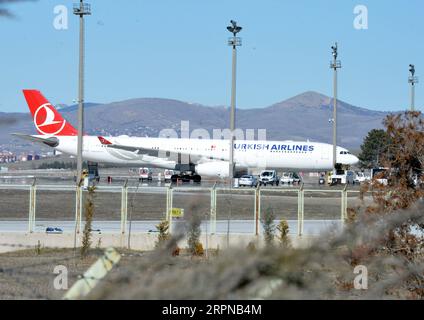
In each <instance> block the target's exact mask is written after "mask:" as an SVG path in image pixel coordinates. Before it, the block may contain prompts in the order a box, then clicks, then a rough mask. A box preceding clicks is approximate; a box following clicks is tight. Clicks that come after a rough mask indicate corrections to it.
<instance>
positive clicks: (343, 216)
mask: <svg viewBox="0 0 424 320" xmlns="http://www.w3.org/2000/svg"><path fill="white" fill-rule="evenodd" d="M341 193H342V199H341V201H342V205H341V215H340V216H341V221H342V224H344V223H345V220H346V219H347V185H346V186H345V187H344V189H343V190H342V192H341Z"/></svg>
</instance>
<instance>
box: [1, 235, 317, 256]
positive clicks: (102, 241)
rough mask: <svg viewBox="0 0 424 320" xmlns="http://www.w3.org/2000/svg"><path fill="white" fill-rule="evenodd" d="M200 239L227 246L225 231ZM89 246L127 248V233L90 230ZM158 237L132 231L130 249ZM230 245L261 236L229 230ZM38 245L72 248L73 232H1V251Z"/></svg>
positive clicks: (302, 241)
mask: <svg viewBox="0 0 424 320" xmlns="http://www.w3.org/2000/svg"><path fill="white" fill-rule="evenodd" d="M200 238H201V240H200V241H201V242H202V245H203V247H204V248H206V243H207V247H208V248H209V249H225V248H227V235H225V234H217V235H209V236H208V239H207V241H206V235H202V236H201V237H200ZM290 239H291V242H292V245H293V246H294V247H296V248H302V247H308V246H309V245H311V244H312V242H313V241H314V240H316V239H317V237H316V236H301V237H299V236H290ZM81 241H82V234H80V235H78V236H77V247H79V246H80V245H81ZM91 241H92V245H91V247H92V248H96V247H97V248H107V247H114V248H128V235H126V234H125V235H122V234H111V233H105V234H93V235H92V238H91ZM156 241H157V234H156V233H134V234H132V235H131V249H133V250H139V251H150V250H153V249H154V248H155V243H156ZM228 242H229V245H230V246H231V247H244V248H245V247H246V246H247V245H248V244H249V243H250V242H253V243H254V244H255V245H256V246H258V247H260V246H263V244H264V242H263V238H262V237H261V236H259V237H258V236H254V235H246V234H231V235H230V237H229V241H228ZM178 245H179V247H181V248H186V247H187V239H184V240H182V241H180V243H179V244H178ZM38 246H41V247H43V248H73V247H74V235H73V234H71V233H64V234H46V233H14V232H10V233H0V253H5V252H11V251H17V250H25V249H31V248H34V249H35V248H36V247H38Z"/></svg>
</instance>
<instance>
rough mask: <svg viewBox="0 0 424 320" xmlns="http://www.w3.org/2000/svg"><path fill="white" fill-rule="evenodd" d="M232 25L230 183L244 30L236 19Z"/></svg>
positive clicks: (232, 173) (232, 169)
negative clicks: (239, 59)
mask: <svg viewBox="0 0 424 320" xmlns="http://www.w3.org/2000/svg"><path fill="white" fill-rule="evenodd" d="M230 23H231V26H228V27H227V30H228V31H229V32H231V33H232V34H233V37H231V38H229V39H228V45H229V46H231V47H233V66H232V85H231V117H230V131H231V137H230V168H229V169H230V170H229V176H230V184H231V185H232V184H233V179H234V171H235V164H234V140H235V137H234V131H235V129H236V76H237V47H240V46H241V38H239V37H237V33H239V32H240V31H241V30H242V27H240V26H238V25H237V22H236V21H233V20H231V22H230Z"/></svg>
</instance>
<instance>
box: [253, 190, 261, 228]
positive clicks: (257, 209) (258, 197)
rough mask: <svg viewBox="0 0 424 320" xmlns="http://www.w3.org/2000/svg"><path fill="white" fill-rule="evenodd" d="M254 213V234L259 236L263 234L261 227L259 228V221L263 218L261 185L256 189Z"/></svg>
mask: <svg viewBox="0 0 424 320" xmlns="http://www.w3.org/2000/svg"><path fill="white" fill-rule="evenodd" d="M253 213H254V221H255V230H254V234H255V235H256V236H259V235H260V234H261V229H260V228H259V222H260V220H261V188H260V186H259V185H258V187H257V188H256V189H255V210H254V212H253Z"/></svg>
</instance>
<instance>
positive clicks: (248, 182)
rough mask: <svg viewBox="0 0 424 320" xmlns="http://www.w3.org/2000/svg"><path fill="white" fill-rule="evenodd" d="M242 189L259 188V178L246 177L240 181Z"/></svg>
mask: <svg viewBox="0 0 424 320" xmlns="http://www.w3.org/2000/svg"><path fill="white" fill-rule="evenodd" d="M239 186H240V187H257V186H258V178H256V177H255V176H253V175H244V176H241V178H240V179H239Z"/></svg>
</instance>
